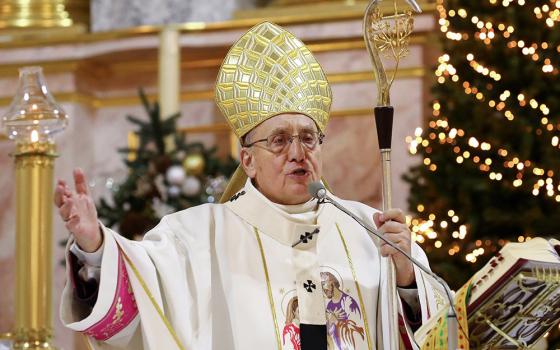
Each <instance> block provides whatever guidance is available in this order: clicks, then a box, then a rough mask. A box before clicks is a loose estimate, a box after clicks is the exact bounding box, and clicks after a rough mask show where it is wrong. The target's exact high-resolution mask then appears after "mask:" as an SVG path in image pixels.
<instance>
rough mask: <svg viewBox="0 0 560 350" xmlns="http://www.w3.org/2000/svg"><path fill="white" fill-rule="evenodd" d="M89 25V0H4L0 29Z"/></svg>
mask: <svg viewBox="0 0 560 350" xmlns="http://www.w3.org/2000/svg"><path fill="white" fill-rule="evenodd" d="M75 26H82V27H84V28H85V29H87V28H88V27H89V0H3V1H1V2H0V29H16V28H57V27H75Z"/></svg>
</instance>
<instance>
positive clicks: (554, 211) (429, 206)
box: [405, 0, 560, 288]
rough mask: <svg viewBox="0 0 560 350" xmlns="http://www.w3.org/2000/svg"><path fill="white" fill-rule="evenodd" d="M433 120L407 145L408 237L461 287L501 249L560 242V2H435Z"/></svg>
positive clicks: (433, 264)
mask: <svg viewBox="0 0 560 350" xmlns="http://www.w3.org/2000/svg"><path fill="white" fill-rule="evenodd" d="M437 11H438V13H439V25H440V29H441V32H442V40H441V50H442V55H441V56H440V57H439V62H438V66H437V68H436V71H435V76H436V80H437V82H435V83H434V84H435V86H434V87H433V90H432V92H433V96H434V100H433V102H432V109H433V115H432V117H431V118H430V119H429V121H428V126H427V127H426V128H425V130H424V129H423V128H417V129H416V133H415V135H414V136H410V137H409V138H408V140H407V141H408V142H409V150H410V152H411V153H412V154H418V155H420V156H421V157H422V163H421V164H420V165H418V166H416V167H413V168H412V169H411V171H410V172H409V173H408V174H407V175H406V176H405V180H407V182H409V183H410V185H411V192H410V193H411V194H410V197H409V204H410V210H411V211H412V212H413V218H412V222H411V224H412V228H413V232H414V233H415V239H416V241H417V242H419V243H420V244H421V245H422V246H423V248H424V249H425V250H426V251H427V253H428V255H429V258H430V263H431V265H432V266H433V268H434V270H436V271H437V272H438V273H440V274H441V275H442V276H443V277H444V278H445V279H446V280H447V281H448V282H449V283H450V284H451V285H452V287H454V288H457V287H460V286H461V285H463V284H464V283H466V282H467V279H468V278H469V277H470V276H471V275H472V274H473V273H474V272H476V271H477V270H478V269H480V268H481V267H482V265H483V264H484V263H486V261H487V260H488V259H489V258H490V257H491V256H493V254H494V253H495V252H496V251H497V250H499V249H500V248H501V246H503V245H504V244H505V243H507V242H510V241H515V242H523V241H526V240H528V239H531V237H534V236H544V237H547V236H548V237H550V236H554V237H559V236H560V220H558V218H560V181H559V179H560V149H559V137H560V99H559V98H558V96H560V84H559V83H560V82H559V81H558V69H559V67H560V30H559V26H560V23H559V21H560V1H556V0H535V1H530V2H529V1H528V2H527V3H526V2H525V0H516V1H514V0H499V1H498V0H448V1H446V2H445V4H444V2H443V1H442V0H438V3H437Z"/></svg>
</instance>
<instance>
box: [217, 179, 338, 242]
mask: <svg viewBox="0 0 560 350" xmlns="http://www.w3.org/2000/svg"><path fill="white" fill-rule="evenodd" d="M225 205H226V206H227V207H228V208H229V209H231V210H232V211H233V212H234V213H235V214H236V215H238V216H239V217H240V218H241V219H243V220H244V221H246V222H247V223H248V224H250V225H251V226H253V227H255V228H256V229H257V230H259V231H260V232H262V233H264V234H266V235H268V236H270V237H272V238H273V239H275V240H277V241H278V242H280V243H282V244H284V245H289V246H293V247H294V248H299V249H305V248H304V247H305V246H306V245H307V244H308V243H312V244H311V245H315V242H316V241H317V239H316V237H315V236H316V235H318V234H320V232H321V230H325V229H328V228H329V227H330V226H331V225H333V224H334V217H335V214H336V213H335V211H334V210H335V208H334V207H333V206H332V205H327V204H321V205H319V204H318V203H317V200H311V201H309V202H306V203H303V204H300V205H295V206H292V205H290V206H286V205H279V204H276V203H273V202H272V201H270V200H269V199H268V198H266V197H265V196H264V195H263V194H262V193H261V192H259V191H258V190H257V189H256V188H255V187H254V186H253V184H252V183H251V181H250V179H248V180H247V182H246V183H245V186H244V187H243V188H242V189H241V190H240V191H239V192H237V193H236V194H234V195H233V196H232V197H231V198H230V200H229V201H228V202H226V203H225ZM301 243H305V244H303V245H302V244H301Z"/></svg>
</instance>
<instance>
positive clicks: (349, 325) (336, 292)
mask: <svg viewBox="0 0 560 350" xmlns="http://www.w3.org/2000/svg"><path fill="white" fill-rule="evenodd" d="M321 285H322V287H323V292H324V293H325V297H326V300H325V302H326V304H327V307H326V312H327V335H328V344H329V349H336V350H350V349H355V347H356V338H355V336H356V335H357V336H359V337H361V338H362V340H363V339H364V328H363V327H361V326H360V325H361V324H362V312H361V311H360V307H359V305H358V303H357V302H356V300H355V299H354V298H352V297H351V296H350V295H348V294H346V293H345V292H344V291H343V290H342V289H341V287H340V281H338V279H337V278H336V277H335V276H334V275H333V274H332V273H330V272H321Z"/></svg>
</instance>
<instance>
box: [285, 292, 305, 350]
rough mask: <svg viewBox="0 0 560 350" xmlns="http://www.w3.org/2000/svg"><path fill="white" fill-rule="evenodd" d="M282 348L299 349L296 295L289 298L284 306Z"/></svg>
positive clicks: (288, 349)
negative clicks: (284, 320) (284, 318)
mask: <svg viewBox="0 0 560 350" xmlns="http://www.w3.org/2000/svg"><path fill="white" fill-rule="evenodd" d="M282 348H283V349H285V350H301V340H300V337H299V307H298V300H297V296H295V297H293V298H292V299H290V301H289V302H288V306H287V307H286V324H285V325H284V330H283V331H282Z"/></svg>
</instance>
